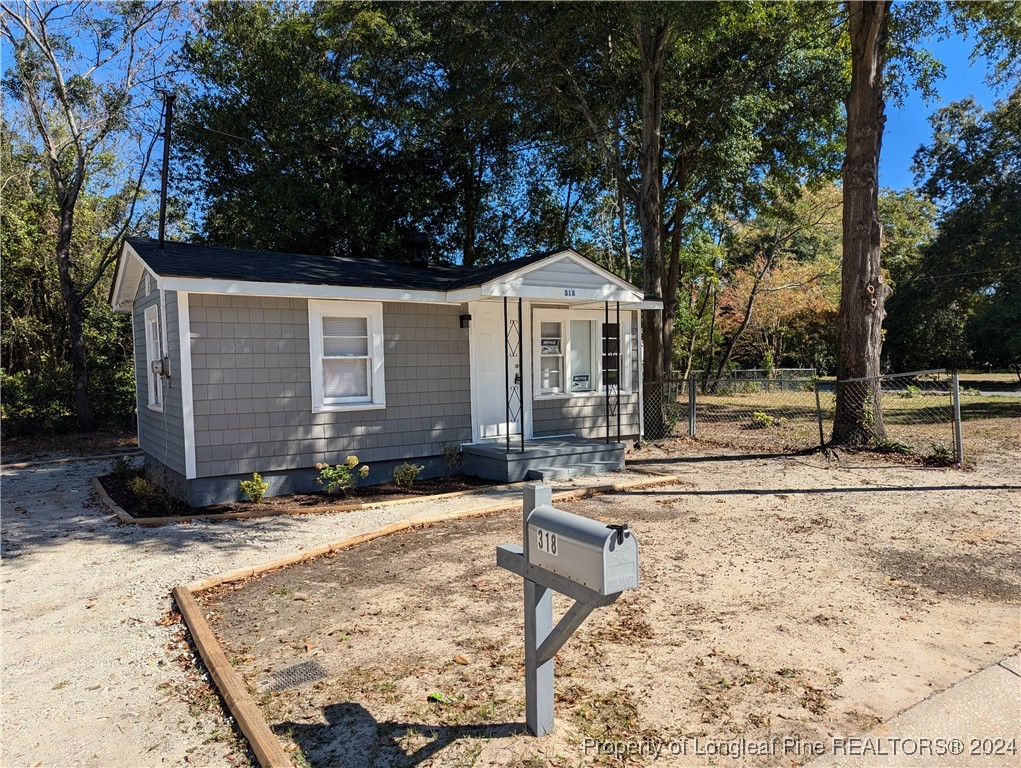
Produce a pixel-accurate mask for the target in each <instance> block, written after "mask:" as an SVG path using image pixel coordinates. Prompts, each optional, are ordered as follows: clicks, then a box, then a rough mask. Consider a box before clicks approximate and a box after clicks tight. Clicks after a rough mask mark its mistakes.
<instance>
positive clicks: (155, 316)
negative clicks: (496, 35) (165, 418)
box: [144, 304, 163, 412]
mask: <svg viewBox="0 0 1021 768" xmlns="http://www.w3.org/2000/svg"><path fill="white" fill-rule="evenodd" d="M144 325H145V380H146V386H145V389H146V398H147V399H148V403H147V404H148V407H149V410H150V411H160V412H162V411H163V377H162V376H160V375H159V374H157V373H154V372H153V369H152V368H153V364H154V363H156V362H157V361H161V360H163V355H162V352H161V350H160V344H161V342H160V339H161V338H162V336H161V335H160V308H159V307H158V306H157V305H156V304H153V305H152V306H150V307H146V308H145V323H144Z"/></svg>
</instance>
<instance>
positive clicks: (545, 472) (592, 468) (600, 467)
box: [525, 461, 624, 480]
mask: <svg viewBox="0 0 1021 768" xmlns="http://www.w3.org/2000/svg"><path fill="white" fill-rule="evenodd" d="M621 469H624V462H623V461H589V462H585V463H584V464H570V465H568V466H564V467H533V468H532V469H530V470H528V474H527V475H526V476H525V479H526V480H564V479H566V478H569V477H582V476H584V475H599V474H603V473H606V472H616V471H619V470H621Z"/></svg>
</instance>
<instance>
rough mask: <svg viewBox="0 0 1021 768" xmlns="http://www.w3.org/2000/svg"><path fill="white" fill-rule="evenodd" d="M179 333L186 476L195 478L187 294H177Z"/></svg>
mask: <svg viewBox="0 0 1021 768" xmlns="http://www.w3.org/2000/svg"><path fill="white" fill-rule="evenodd" d="M177 333H178V337H179V339H180V344H181V421H182V422H183V424H184V476H185V478H186V479H188V480H192V479H194V478H195V407H194V399H195V398H194V391H193V390H192V383H191V314H190V307H189V303H188V294H187V293H183V292H182V293H178V294H177Z"/></svg>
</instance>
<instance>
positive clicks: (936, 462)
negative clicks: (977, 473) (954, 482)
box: [925, 441, 957, 467]
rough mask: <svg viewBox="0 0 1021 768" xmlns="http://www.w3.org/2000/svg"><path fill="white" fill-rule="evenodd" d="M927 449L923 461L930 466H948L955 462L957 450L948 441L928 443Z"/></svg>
mask: <svg viewBox="0 0 1021 768" xmlns="http://www.w3.org/2000/svg"><path fill="white" fill-rule="evenodd" d="M929 450H930V453H929V455H928V456H926V457H925V463H926V464H928V465H929V466H930V467H949V466H951V465H952V464H956V463H957V450H956V449H955V448H954V446H952V445H950V444H949V443H944V442H942V441H938V442H935V443H930V444H929Z"/></svg>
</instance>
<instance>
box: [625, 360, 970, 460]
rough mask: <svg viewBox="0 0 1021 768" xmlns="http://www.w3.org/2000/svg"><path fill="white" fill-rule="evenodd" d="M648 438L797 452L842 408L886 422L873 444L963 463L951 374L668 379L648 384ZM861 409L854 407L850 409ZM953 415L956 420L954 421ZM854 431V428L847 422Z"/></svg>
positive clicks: (869, 421) (823, 435)
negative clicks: (844, 378)
mask: <svg viewBox="0 0 1021 768" xmlns="http://www.w3.org/2000/svg"><path fill="white" fill-rule="evenodd" d="M644 386H645V436H646V439H649V440H663V439H666V438H670V437H697V438H699V440H701V441H703V442H706V443H710V444H715V445H722V446H726V447H731V448H737V449H739V450H747V451H749V452H775V453H793V452H797V451H803V450H807V449H812V448H817V447H819V446H821V445H824V444H826V443H828V442H830V440H831V439H832V437H833V430H834V425H835V420H836V417H837V400H838V397H839V398H840V399H841V413H846V412H849V411H855V412H857V413H861V414H864V418H863V423H862V424H861V425H859V426H860V427H862V428H864V427H871V426H873V425H874V424H875V422H876V419H877V417H878V418H879V419H880V420H881V423H882V424H883V425H884V428H885V429H883V430H880V434H881V436H880V439H879V440H878V441H877V443H876V447H878V448H879V449H880V450H887V451H890V452H891V453H912V452H914V453H922V454H931V455H935V456H936V457H937V458H945V457H947V456H949V458H950V459H951V460H955V459H956V460H957V461H960V459H961V456H962V446H961V442H960V414H959V408H958V406H957V404H958V403H959V398H957V399H955V392H957V387H956V382H955V380H954V378H953V376H951V375H950V374H948V373H947V372H946V371H924V372H916V373H910V374H897V375H892V376H881V377H879V378H876V379H858V380H848V381H840V382H838V381H835V380H832V379H829V380H827V379H817V378H814V377H800V378H799V377H785V378H783V379H778V378H766V377H762V378H747V377H745V378H739V379H730V378H728V379H706V378H697V377H694V376H692V377H689V378H687V379H668V380H665V381H661V382H646V383H645V385H644ZM854 404H857V405H858V406H859V407H858V408H857V409H855V408H854V407H853V406H854ZM955 415H956V418H955ZM844 426H845V428H854V425H846V424H845V425H844Z"/></svg>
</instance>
